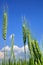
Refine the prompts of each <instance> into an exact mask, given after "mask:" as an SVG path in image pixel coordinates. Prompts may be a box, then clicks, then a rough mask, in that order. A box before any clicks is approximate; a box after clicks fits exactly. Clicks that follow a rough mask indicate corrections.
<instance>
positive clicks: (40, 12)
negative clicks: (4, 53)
mask: <svg viewBox="0 0 43 65" xmlns="http://www.w3.org/2000/svg"><path fill="white" fill-rule="evenodd" d="M6 3H7V5H8V9H7V13H8V32H7V40H6V42H7V43H6V45H9V46H10V39H9V37H10V35H11V34H12V33H13V34H14V35H15V39H14V44H15V45H17V46H19V47H21V46H23V39H22V23H23V21H22V16H25V17H26V19H27V24H28V25H30V29H31V32H32V34H33V37H35V38H36V39H37V40H38V41H39V42H40V40H41V39H42V38H43V0H0V49H1V48H2V47H4V41H3V38H2V22H3V11H4V6H5V5H6Z"/></svg>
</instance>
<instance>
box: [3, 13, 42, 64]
mask: <svg viewBox="0 0 43 65" xmlns="http://www.w3.org/2000/svg"><path fill="white" fill-rule="evenodd" d="M25 21H26V20H25V19H24V23H23V25H22V31H23V43H24V53H25V59H24V60H22V59H19V60H18V61H17V60H16V58H15V55H14V51H13V45H14V35H13V34H12V39H11V54H10V55H11V56H10V58H9V59H7V60H6V59H5V57H6V56H5V52H6V51H5V49H4V59H2V65H43V55H42V52H41V50H40V47H39V45H38V42H37V40H35V39H31V33H30V30H29V29H28V28H27V26H26V24H25ZM2 30H3V31H2V36H3V39H4V41H5V40H6V34H7V13H6V12H4V20H3V29H2ZM26 43H27V44H28V49H29V54H30V57H29V58H28V60H26V48H25V45H26ZM4 45H5V43H4ZM12 58H13V59H12ZM3 60H4V61H3Z"/></svg>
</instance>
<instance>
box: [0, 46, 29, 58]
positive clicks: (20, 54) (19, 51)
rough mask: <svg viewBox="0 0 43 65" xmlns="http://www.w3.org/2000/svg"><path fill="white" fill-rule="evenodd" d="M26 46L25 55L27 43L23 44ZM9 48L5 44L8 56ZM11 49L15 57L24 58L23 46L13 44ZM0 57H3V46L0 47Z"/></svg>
mask: <svg viewBox="0 0 43 65" xmlns="http://www.w3.org/2000/svg"><path fill="white" fill-rule="evenodd" d="M25 47H26V53H27V54H26V56H28V53H29V51H28V45H26V46H25ZM10 50H11V47H9V46H6V47H5V51H7V53H8V56H10ZM13 50H14V54H15V57H16V58H24V46H23V47H18V46H16V45H15V46H13ZM0 58H4V48H2V49H1V51H0Z"/></svg>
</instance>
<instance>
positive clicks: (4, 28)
mask: <svg viewBox="0 0 43 65" xmlns="http://www.w3.org/2000/svg"><path fill="white" fill-rule="evenodd" d="M6 34H7V13H6V12H4V15H3V30H2V35H3V39H4V40H6Z"/></svg>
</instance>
